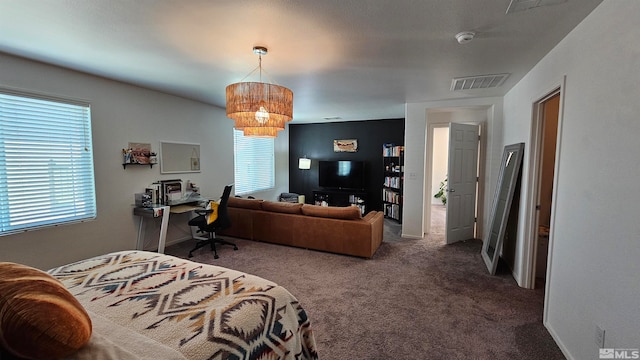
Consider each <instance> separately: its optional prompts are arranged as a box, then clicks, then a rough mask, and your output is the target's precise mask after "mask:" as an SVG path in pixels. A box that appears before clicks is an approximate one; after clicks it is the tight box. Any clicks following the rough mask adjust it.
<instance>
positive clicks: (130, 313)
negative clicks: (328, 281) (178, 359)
mask: <svg viewBox="0 0 640 360" xmlns="http://www.w3.org/2000/svg"><path fill="white" fill-rule="evenodd" d="M49 273H50V274H51V275H53V276H54V277H56V278H58V279H59V280H60V281H62V283H63V284H64V285H65V286H66V287H67V288H68V289H69V291H70V292H71V293H72V294H73V295H74V296H75V297H76V298H77V299H78V300H79V301H80V303H82V305H83V306H84V307H85V309H87V310H88V311H89V313H90V314H92V313H94V314H98V315H100V316H96V319H92V321H93V322H94V323H95V322H96V321H101V320H103V319H107V321H108V322H113V323H114V324H116V325H115V326H116V327H117V328H119V329H122V328H123V327H124V328H126V329H128V330H130V331H132V335H133V334H135V333H137V334H141V335H143V336H144V337H146V338H148V339H151V340H152V341H155V342H156V343H157V344H158V347H162V346H165V347H166V346H168V347H169V348H172V349H173V350H176V351H177V352H179V353H181V354H182V355H183V356H184V357H185V358H188V359H317V358H318V354H317V352H316V343H315V338H314V335H313V330H312V329H311V327H310V322H309V319H308V318H307V314H306V312H305V310H304V309H303V308H302V306H301V305H300V303H299V302H298V300H297V299H296V298H295V297H294V296H293V295H292V294H291V293H289V292H288V291H287V290H286V289H284V288H283V287H281V286H278V285H277V284H275V283H273V282H271V281H268V280H265V279H263V278H260V277H257V276H253V275H249V274H245V273H242V272H239V271H235V270H231V269H227V268H223V267H218V266H213V265H206V264H200V263H195V262H192V261H188V260H184V259H180V258H177V257H173V256H168V255H163V254H158V253H151V252H144V251H121V252H115V253H111V254H107V255H103V256H98V257H94V258H91V259H86V260H83V261H79V262H76V263H72V264H69V265H65V266H61V267H58V268H55V269H52V270H49ZM95 329H96V327H95V326H94V330H95ZM94 332H95V331H94ZM102 335H104V336H108V334H102ZM136 336H137V335H136ZM144 350H145V352H147V353H149V352H153V349H149V348H148V347H147V348H146V349H144Z"/></svg>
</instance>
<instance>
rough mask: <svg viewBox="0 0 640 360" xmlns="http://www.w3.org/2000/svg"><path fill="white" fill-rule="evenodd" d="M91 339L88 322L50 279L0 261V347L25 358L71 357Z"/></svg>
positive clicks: (76, 305) (73, 298) (52, 278)
mask: <svg viewBox="0 0 640 360" xmlns="http://www.w3.org/2000/svg"><path fill="white" fill-rule="evenodd" d="M90 337H91V319H90V318H89V315H88V314H87V312H86V311H85V309H84V308H83V307H82V305H81V304H80V303H79V302H78V300H77V299H76V298H75V297H73V295H71V293H70V292H69V291H68V290H67V289H66V288H65V287H64V285H62V283H61V282H60V281H58V280H57V279H56V278H54V277H53V276H51V275H49V274H47V273H46V272H44V271H42V270H38V269H35V268H32V267H29V266H26V265H20V264H15V263H10V262H0V346H2V347H3V348H4V349H5V350H7V351H8V352H10V353H12V354H13V355H16V356H19V357H22V358H26V359H57V358H62V357H65V356H68V355H71V354H73V353H74V352H76V351H77V350H78V349H80V348H81V347H83V346H84V345H85V344H86V343H87V342H88V341H89V338H90Z"/></svg>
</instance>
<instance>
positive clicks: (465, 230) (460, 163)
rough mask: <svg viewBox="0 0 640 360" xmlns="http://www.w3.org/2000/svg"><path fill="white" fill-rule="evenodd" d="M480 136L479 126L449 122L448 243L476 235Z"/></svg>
mask: <svg viewBox="0 0 640 360" xmlns="http://www.w3.org/2000/svg"><path fill="white" fill-rule="evenodd" d="M479 135H480V126H479V125H467V124H456V123H450V124H449V170H448V171H449V173H448V180H447V183H448V184H447V234H446V235H447V244H452V243H454V242H457V241H461V240H468V239H473V238H474V235H475V219H476V191H477V181H478V143H479Z"/></svg>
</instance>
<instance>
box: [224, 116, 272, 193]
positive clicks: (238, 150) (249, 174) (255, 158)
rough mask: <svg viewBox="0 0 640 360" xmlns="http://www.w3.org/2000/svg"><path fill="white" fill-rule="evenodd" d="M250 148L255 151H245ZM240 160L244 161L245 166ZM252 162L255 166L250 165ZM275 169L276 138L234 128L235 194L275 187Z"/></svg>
mask: <svg viewBox="0 0 640 360" xmlns="http://www.w3.org/2000/svg"><path fill="white" fill-rule="evenodd" d="M249 150H251V151H254V153H253V154H245V151H249ZM255 151H261V152H259V153H257V152H255ZM240 162H243V163H244V166H243V165H241V164H240ZM265 162H267V163H265ZM252 164H253V165H255V166H253V167H252V166H250V165H252ZM265 170H266V171H267V173H266V174H265V173H264V171H265ZM275 171H276V170H275V139H274V138H260V137H248V136H244V133H243V131H242V130H237V129H235V128H234V129H233V177H234V189H235V190H234V191H235V194H236V195H246V194H252V193H255V192H258V191H266V190H272V189H275V181H276V180H275V178H276V175H275Z"/></svg>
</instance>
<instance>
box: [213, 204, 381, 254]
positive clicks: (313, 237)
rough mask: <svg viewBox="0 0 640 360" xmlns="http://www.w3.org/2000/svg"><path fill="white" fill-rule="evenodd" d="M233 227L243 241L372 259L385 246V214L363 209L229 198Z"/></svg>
mask: <svg viewBox="0 0 640 360" xmlns="http://www.w3.org/2000/svg"><path fill="white" fill-rule="evenodd" d="M228 213H229V218H230V220H231V227H230V228H228V229H225V230H223V231H220V232H219V233H220V234H222V235H228V236H233V237H238V238H243V239H250V240H256V241H264V242H270V243H275V244H282V245H290V246H297V247H302V248H306V249H314V250H321V251H328V252H333V253H338V254H345V255H352V256H360V257H365V258H371V257H372V256H373V254H375V252H376V250H377V249H378V247H379V246H380V243H382V233H383V222H384V215H383V214H382V212H378V211H371V212H369V213H368V214H366V215H365V216H364V217H363V216H361V214H360V209H359V208H357V207H354V206H350V207H322V206H316V205H309V204H294V203H287V202H273V201H263V200H256V199H244V198H229V203H228Z"/></svg>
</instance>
